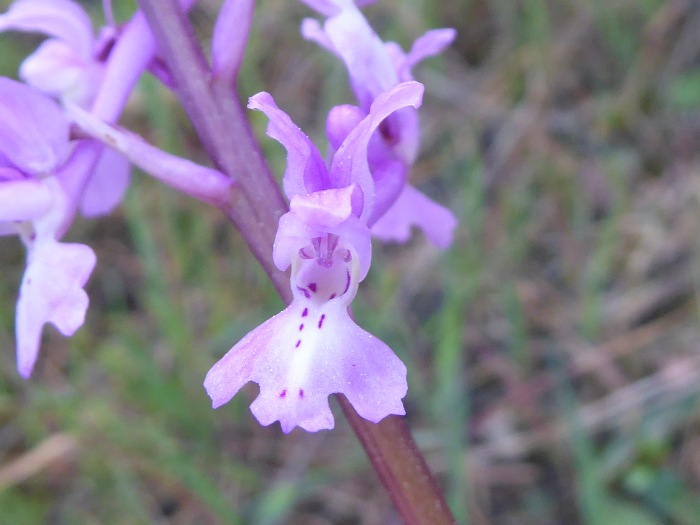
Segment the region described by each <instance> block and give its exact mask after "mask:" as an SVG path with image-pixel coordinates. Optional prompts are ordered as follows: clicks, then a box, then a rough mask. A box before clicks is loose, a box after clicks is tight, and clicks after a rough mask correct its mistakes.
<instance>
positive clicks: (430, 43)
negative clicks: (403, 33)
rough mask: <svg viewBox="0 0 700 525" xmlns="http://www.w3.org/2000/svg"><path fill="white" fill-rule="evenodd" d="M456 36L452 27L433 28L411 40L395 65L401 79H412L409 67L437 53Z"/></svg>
mask: <svg viewBox="0 0 700 525" xmlns="http://www.w3.org/2000/svg"><path fill="white" fill-rule="evenodd" d="M456 36H457V31H455V30H454V29H452V28H442V29H433V30H431V31H428V32H427V33H425V34H424V35H423V36H421V37H419V38H417V39H416V41H415V42H413V46H412V47H411V50H410V51H409V52H408V54H407V55H406V56H405V59H404V60H403V63H402V64H400V65H399V67H397V72H398V75H399V79H400V80H401V81H404V82H405V81H406V80H412V79H413V74H412V73H411V69H412V68H413V67H414V66H415V65H416V64H418V62H421V61H422V60H425V59H426V58H428V57H431V56H434V55H439V54H440V53H442V52H443V50H444V49H445V48H446V47H448V46H449V45H450V44H451V43H452V42H453V41H454V39H455V37H456Z"/></svg>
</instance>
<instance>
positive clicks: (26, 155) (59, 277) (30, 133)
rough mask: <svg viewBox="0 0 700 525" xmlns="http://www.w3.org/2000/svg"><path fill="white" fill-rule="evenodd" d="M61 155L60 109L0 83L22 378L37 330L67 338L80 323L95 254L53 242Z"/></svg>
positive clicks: (61, 203) (60, 214)
mask: <svg viewBox="0 0 700 525" xmlns="http://www.w3.org/2000/svg"><path fill="white" fill-rule="evenodd" d="M69 153H70V144H69V141H68V121H67V120H66V118H65V117H64V115H63V112H62V110H61V108H60V107H59V106H58V105H57V104H56V103H55V102H54V101H53V100H51V99H50V98H49V97H47V96H46V95H44V94H42V93H40V92H39V91H37V90H36V89H34V88H32V87H29V86H26V85H24V84H21V83H19V82H15V81H13V80H10V79H7V78H1V77H0V229H1V230H2V232H3V233H5V234H9V233H12V232H13V231H14V233H16V234H18V235H19V236H20V238H21V239H22V241H23V242H24V244H25V245H26V247H27V267H26V270H25V273H24V277H23V279H22V285H21V287H20V293H19V299H18V301H17V312H16V313H17V319H16V337H17V368H18V370H19V373H20V374H21V375H22V376H23V377H25V378H27V377H29V375H30V374H31V372H32V369H33V367H34V363H35V361H36V358H37V354H38V351H39V345H40V342H41V331H42V328H43V326H44V324H46V323H52V324H53V325H55V326H56V328H58V330H59V331H60V332H61V333H62V334H63V335H66V336H70V335H72V334H73V333H74V332H75V331H76V330H77V329H78V328H79V327H80V326H81V325H82V324H83V321H84V319H85V312H86V310H87V307H88V302H89V300H88V297H87V295H86V293H85V291H84V290H83V286H84V285H85V283H86V281H87V279H88V277H89V276H90V273H91V272H92V269H93V267H94V266H95V254H94V252H93V251H92V250H91V249H90V248H89V247H88V246H85V245H82V244H67V243H61V242H59V239H58V236H59V231H60V230H61V228H62V225H63V222H64V220H65V215H66V214H67V213H68V209H69V203H68V199H67V194H66V192H65V191H64V190H63V187H62V182H61V181H62V178H63V177H64V176H66V173H65V167H66V166H68V164H67V163H66V162H65V161H66V159H67V157H68V155H69Z"/></svg>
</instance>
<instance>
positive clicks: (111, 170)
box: [0, 0, 130, 217]
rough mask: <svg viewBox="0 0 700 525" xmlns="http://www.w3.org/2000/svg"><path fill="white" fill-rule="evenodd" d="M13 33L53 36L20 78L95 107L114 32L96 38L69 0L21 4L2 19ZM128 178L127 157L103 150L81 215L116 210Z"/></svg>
mask: <svg viewBox="0 0 700 525" xmlns="http://www.w3.org/2000/svg"><path fill="white" fill-rule="evenodd" d="M9 30H14V31H25V32H38V33H43V34H46V35H48V36H49V37H50V38H48V39H47V40H45V41H44V42H43V43H42V44H41V45H40V46H39V48H38V49H37V50H36V51H35V52H34V53H33V54H31V55H30V56H28V57H27V58H26V59H25V60H24V62H22V65H21V66H20V70H19V75H20V78H22V79H23V80H24V81H25V82H27V83H28V84H30V85H32V86H34V87H36V88H38V89H40V90H41V91H43V92H44V93H47V94H49V95H51V96H53V97H55V98H57V99H60V100H62V101H63V102H69V103H73V104H77V105H80V106H82V107H85V108H87V107H89V106H90V105H91V104H92V103H93V101H94V99H95V97H96V96H97V94H98V92H99V90H100V89H101V87H102V84H103V79H104V74H105V61H106V59H107V57H108V55H109V51H110V50H111V49H112V47H113V46H114V43H115V41H116V38H117V34H116V31H115V29H114V28H111V27H104V28H102V29H101V30H100V33H99V36H98V37H97V38H95V37H94V34H93V29H92V24H91V22H90V18H89V16H88V15H87V13H86V12H85V11H84V10H83V8H82V7H81V6H80V5H79V4H77V3H75V2H73V1H71V0H18V1H16V2H14V3H13V4H12V5H11V6H10V8H9V10H8V11H7V12H6V13H5V14H2V15H0V31H9ZM129 180H130V168H129V163H128V162H127V161H126V159H125V158H124V157H122V156H121V155H119V154H117V153H114V152H112V151H110V150H108V149H104V150H103V151H102V153H101V155H100V158H99V160H98V161H97V164H96V165H95V167H94V169H93V170H91V175H90V178H89V179H88V181H87V184H86V186H85V188H84V191H82V198H81V200H80V203H79V205H80V211H81V213H82V214H83V215H84V216H86V217H95V216H99V215H104V214H107V213H109V212H110V211H112V209H114V207H115V206H117V205H118V204H119V202H121V200H122V198H123V196H124V194H125V193H126V189H127V187H128V185H129Z"/></svg>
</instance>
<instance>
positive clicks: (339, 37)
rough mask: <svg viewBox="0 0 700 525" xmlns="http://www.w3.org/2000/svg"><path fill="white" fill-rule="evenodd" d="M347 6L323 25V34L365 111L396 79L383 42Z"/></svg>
mask: <svg viewBox="0 0 700 525" xmlns="http://www.w3.org/2000/svg"><path fill="white" fill-rule="evenodd" d="M349 4H350V5H346V6H343V9H342V10H341V11H340V13H338V14H337V15H335V16H333V17H331V18H329V19H328V20H327V21H326V23H325V24H324V31H325V33H326V35H327V37H328V39H329V40H330V42H331V43H332V44H333V48H334V49H335V52H336V53H337V54H338V55H339V56H340V58H341V59H342V60H343V62H345V66H346V67H347V70H348V74H349V76H350V83H351V84H352V88H353V91H354V92H355V96H356V97H357V100H358V102H359V104H360V107H362V108H363V109H364V110H365V111H368V110H369V107H370V105H371V104H372V101H373V100H374V99H375V98H376V97H377V96H378V95H379V94H380V93H382V92H383V91H386V90H387V89H389V88H391V87H393V86H395V85H396V84H398V82H399V79H398V76H397V75H396V70H395V69H394V66H393V64H392V62H391V58H390V57H389V54H388V53H387V52H386V49H385V48H384V42H382V41H381V39H380V38H379V37H378V36H377V34H376V33H375V32H374V30H373V29H372V28H371V27H370V25H369V24H368V23H367V20H366V19H365V17H364V15H363V14H362V13H361V12H360V10H359V9H357V7H355V6H354V5H352V2H349Z"/></svg>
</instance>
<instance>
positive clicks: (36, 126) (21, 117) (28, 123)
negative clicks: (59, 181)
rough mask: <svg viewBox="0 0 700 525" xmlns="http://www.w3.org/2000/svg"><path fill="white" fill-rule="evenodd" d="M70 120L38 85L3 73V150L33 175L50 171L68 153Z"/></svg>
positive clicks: (0, 104)
mask: <svg viewBox="0 0 700 525" xmlns="http://www.w3.org/2000/svg"><path fill="white" fill-rule="evenodd" d="M68 147H69V145H68V121H67V120H66V118H65V117H64V115H63V112H62V111H61V108H60V107H59V106H58V104H56V102H54V101H53V100H51V98H49V97H48V96H46V95H44V94H43V93H41V92H39V91H37V90H36V89H34V88H32V87H30V86H27V85H25V84H22V83H20V82H16V81H14V80H10V79H9V78H4V77H0V154H2V155H3V156H4V157H5V158H7V160H8V161H9V162H10V163H11V164H13V165H14V166H15V167H16V168H18V169H19V170H21V171H23V172H25V173H29V174H32V175H37V174H45V173H50V172H51V171H53V170H55V169H56V167H57V166H58V165H59V164H61V163H62V162H63V160H64V159H65V157H66V155H67V153H68Z"/></svg>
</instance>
